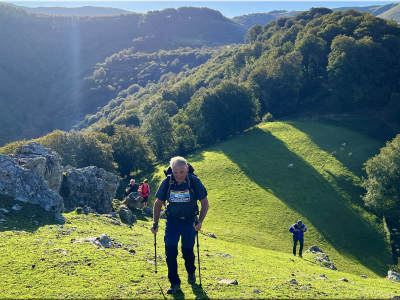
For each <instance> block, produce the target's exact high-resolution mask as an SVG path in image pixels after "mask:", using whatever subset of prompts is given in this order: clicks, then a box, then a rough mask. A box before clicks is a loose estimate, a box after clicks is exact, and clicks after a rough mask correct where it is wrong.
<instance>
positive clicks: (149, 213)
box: [142, 207, 153, 217]
mask: <svg viewBox="0 0 400 300" xmlns="http://www.w3.org/2000/svg"><path fill="white" fill-rule="evenodd" d="M142 214H143V215H145V216H147V217H152V216H153V209H151V208H150V207H143V208H142Z"/></svg>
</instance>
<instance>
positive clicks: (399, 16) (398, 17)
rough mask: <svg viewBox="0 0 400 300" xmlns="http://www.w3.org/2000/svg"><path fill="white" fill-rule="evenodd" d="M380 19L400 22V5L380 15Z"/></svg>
mask: <svg viewBox="0 0 400 300" xmlns="http://www.w3.org/2000/svg"><path fill="white" fill-rule="evenodd" d="M378 17H379V18H383V19H389V20H394V21H396V22H397V23H399V22H400V4H397V5H394V6H393V7H392V8H391V9H389V10H386V11H385V12H383V13H381V14H379V15H378Z"/></svg>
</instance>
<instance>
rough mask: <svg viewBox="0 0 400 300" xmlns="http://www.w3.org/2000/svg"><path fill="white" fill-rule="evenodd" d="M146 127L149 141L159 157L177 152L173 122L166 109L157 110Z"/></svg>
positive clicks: (163, 157)
mask: <svg viewBox="0 0 400 300" xmlns="http://www.w3.org/2000/svg"><path fill="white" fill-rule="evenodd" d="M144 127H145V129H144V131H145V134H146V136H147V137H148V143H149V145H150V147H151V149H152V150H153V152H154V154H155V155H156V157H157V158H158V159H165V158H168V157H169V156H171V155H173V154H174V153H175V152H176V149H177V144H176V138H175V135H174V128H173V123H172V121H171V119H170V117H169V115H168V113H167V112H166V111H165V110H156V111H155V112H154V114H153V115H151V116H149V117H148V119H147V121H146V123H145V125H144Z"/></svg>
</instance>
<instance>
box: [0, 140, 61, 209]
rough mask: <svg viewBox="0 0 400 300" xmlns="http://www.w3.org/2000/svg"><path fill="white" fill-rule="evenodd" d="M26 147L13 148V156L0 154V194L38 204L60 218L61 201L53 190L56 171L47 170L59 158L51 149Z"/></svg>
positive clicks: (39, 146)
mask: <svg viewBox="0 0 400 300" xmlns="http://www.w3.org/2000/svg"><path fill="white" fill-rule="evenodd" d="M26 146H27V147H26ZM26 146H22V147H21V148H19V149H17V151H16V152H15V156H14V155H0V193H1V194H4V195H8V196H11V197H14V198H15V199H16V200H19V201H23V202H28V203H32V204H38V205H40V206H41V207H43V208H44V209H45V210H47V211H51V212H54V213H55V214H56V215H60V214H61V213H62V212H63V210H64V204H63V199H62V198H61V196H60V195H59V194H57V193H56V192H55V191H54V190H56V189H57V179H56V178H57V176H58V175H57V174H58V171H57V170H53V169H51V168H50V166H51V165H57V164H59V162H60V161H59V160H58V158H59V156H58V154H57V155H52V151H51V150H49V149H45V148H44V147H43V146H41V145H40V144H37V143H30V144H29V145H26ZM39 153H43V155H44V156H40V155H39ZM54 153H55V152H54ZM46 179H48V180H46ZM49 186H52V188H53V189H49Z"/></svg>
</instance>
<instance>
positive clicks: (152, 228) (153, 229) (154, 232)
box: [150, 223, 158, 235]
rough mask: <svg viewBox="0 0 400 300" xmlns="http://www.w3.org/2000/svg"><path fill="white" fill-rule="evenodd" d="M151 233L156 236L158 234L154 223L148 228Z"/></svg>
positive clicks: (156, 225)
mask: <svg viewBox="0 0 400 300" xmlns="http://www.w3.org/2000/svg"><path fill="white" fill-rule="evenodd" d="M150 230H151V232H152V233H153V234H154V235H156V234H157V232H158V224H157V223H154V224H153V226H152V227H151V228H150Z"/></svg>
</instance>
